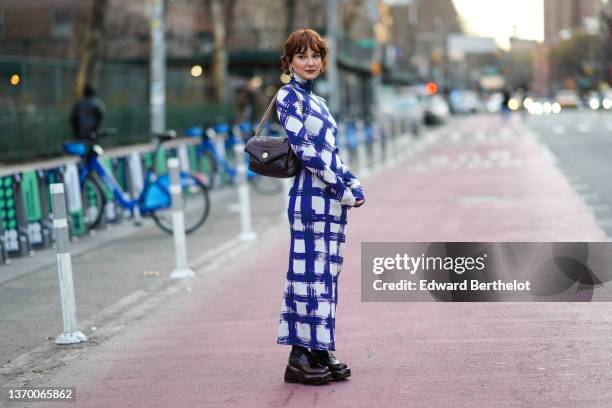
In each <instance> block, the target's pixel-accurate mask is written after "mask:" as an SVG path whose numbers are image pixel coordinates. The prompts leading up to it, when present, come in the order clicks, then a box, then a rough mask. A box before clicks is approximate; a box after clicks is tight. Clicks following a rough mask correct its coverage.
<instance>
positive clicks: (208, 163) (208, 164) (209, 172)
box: [198, 151, 219, 190]
mask: <svg viewBox="0 0 612 408" xmlns="http://www.w3.org/2000/svg"><path fill="white" fill-rule="evenodd" d="M198 171H199V172H201V173H204V175H206V181H207V182H208V188H209V189H211V190H212V189H213V188H214V187H215V180H216V179H217V174H218V173H219V167H218V166H217V161H216V160H215V158H214V157H213V155H212V153H211V152H210V151H206V152H205V153H204V154H203V155H200V156H199V159H198Z"/></svg>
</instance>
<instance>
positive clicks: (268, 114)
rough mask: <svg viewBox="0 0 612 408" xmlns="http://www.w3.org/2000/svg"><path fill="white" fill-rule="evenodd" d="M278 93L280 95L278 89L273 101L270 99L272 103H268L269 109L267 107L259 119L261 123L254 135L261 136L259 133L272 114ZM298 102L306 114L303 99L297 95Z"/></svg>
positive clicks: (301, 110) (301, 111)
mask: <svg viewBox="0 0 612 408" xmlns="http://www.w3.org/2000/svg"><path fill="white" fill-rule="evenodd" d="M277 95H278V91H276V93H275V94H274V96H273V97H272V101H270V105H268V109H266V112H265V113H264V115H263V117H262V118H261V120H260V121H259V125H258V126H257V129H256V130H255V133H254V134H253V136H259V134H260V133H261V131H262V130H263V127H264V125H265V124H266V122H267V121H268V117H269V116H270V112H272V106H274V102H276V96H277ZM297 102H298V105H299V107H300V113H301V114H302V115H304V106H303V105H302V101H301V100H300V97H299V96H298V97H297Z"/></svg>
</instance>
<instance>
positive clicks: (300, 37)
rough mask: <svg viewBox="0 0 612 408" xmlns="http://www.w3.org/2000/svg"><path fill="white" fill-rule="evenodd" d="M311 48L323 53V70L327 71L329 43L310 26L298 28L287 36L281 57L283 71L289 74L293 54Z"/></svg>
mask: <svg viewBox="0 0 612 408" xmlns="http://www.w3.org/2000/svg"><path fill="white" fill-rule="evenodd" d="M309 48H310V49H311V50H313V51H314V52H318V53H319V54H320V55H321V64H322V66H321V72H325V68H326V67H327V43H326V42H325V40H324V39H323V37H321V35H320V34H319V33H317V32H316V31H315V30H311V29H310V28H306V29H301V30H296V31H294V32H292V33H291V34H289V37H287V40H286V41H285V45H284V46H283V56H282V57H281V62H282V65H283V72H284V73H285V74H289V64H291V61H292V60H293V56H294V55H295V54H300V53H303V52H306V51H307V50H308V49H309Z"/></svg>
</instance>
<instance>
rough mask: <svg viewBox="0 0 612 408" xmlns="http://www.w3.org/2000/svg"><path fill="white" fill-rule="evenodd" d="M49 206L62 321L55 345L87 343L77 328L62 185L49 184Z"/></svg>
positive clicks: (85, 337)
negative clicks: (61, 330) (54, 244)
mask: <svg viewBox="0 0 612 408" xmlns="http://www.w3.org/2000/svg"><path fill="white" fill-rule="evenodd" d="M51 205H52V211H53V229H54V231H55V243H56V245H57V269H58V272H59V287H60V298H61V302H62V320H63V321H64V332H63V333H62V334H60V335H59V336H57V337H56V338H55V344H75V343H80V342H83V341H87V336H85V335H84V334H83V333H82V332H80V331H79V330H78V327H77V316H76V305H75V301H74V283H73V281H72V258H71V257H70V246H69V245H70V244H69V243H70V238H69V236H68V218H67V214H66V199H65V197H64V185H63V184H61V183H56V184H51Z"/></svg>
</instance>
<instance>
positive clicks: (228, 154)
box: [186, 122, 283, 195]
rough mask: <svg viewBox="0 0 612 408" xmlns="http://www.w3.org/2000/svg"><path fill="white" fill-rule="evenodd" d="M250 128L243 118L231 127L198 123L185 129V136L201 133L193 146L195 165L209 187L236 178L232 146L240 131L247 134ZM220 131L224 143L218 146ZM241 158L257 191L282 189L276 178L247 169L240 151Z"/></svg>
mask: <svg viewBox="0 0 612 408" xmlns="http://www.w3.org/2000/svg"><path fill="white" fill-rule="evenodd" d="M251 130H252V128H251V125H250V123H246V122H245V123H241V124H240V125H238V126H235V127H234V128H233V129H230V127H229V126H228V125H227V124H221V125H216V126H213V127H212V128H209V129H207V130H206V132H204V131H203V129H202V128H201V127H198V126H196V127H192V128H189V129H187V132H186V135H187V136H188V137H200V136H201V137H202V143H200V144H199V145H197V146H196V158H197V159H196V161H197V163H196V168H197V169H198V170H199V171H201V172H202V173H204V174H205V175H206V179H207V180H208V187H209V188H211V189H212V188H214V186H215V185H216V184H217V183H220V182H221V183H227V184H232V183H234V182H235V181H236V176H237V174H238V171H237V169H236V166H235V163H236V155H235V153H234V146H235V145H236V143H238V140H239V139H240V138H242V135H243V134H248V133H250V132H251ZM223 135H228V136H227V138H226V139H224V140H221V142H222V143H223V146H221V149H220V148H219V147H218V146H217V145H216V143H215V142H216V141H217V140H219V139H218V138H220V137H222V136H223ZM243 160H244V161H245V164H246V165H247V181H248V182H249V183H250V184H251V186H253V189H254V190H255V191H256V192H258V193H260V194H265V195H271V194H277V193H280V192H281V190H282V188H283V186H282V182H281V181H280V180H279V179H275V178H272V177H264V176H260V175H259V174H257V173H254V172H252V171H250V170H248V163H249V159H248V157H247V156H246V154H244V155H243Z"/></svg>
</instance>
